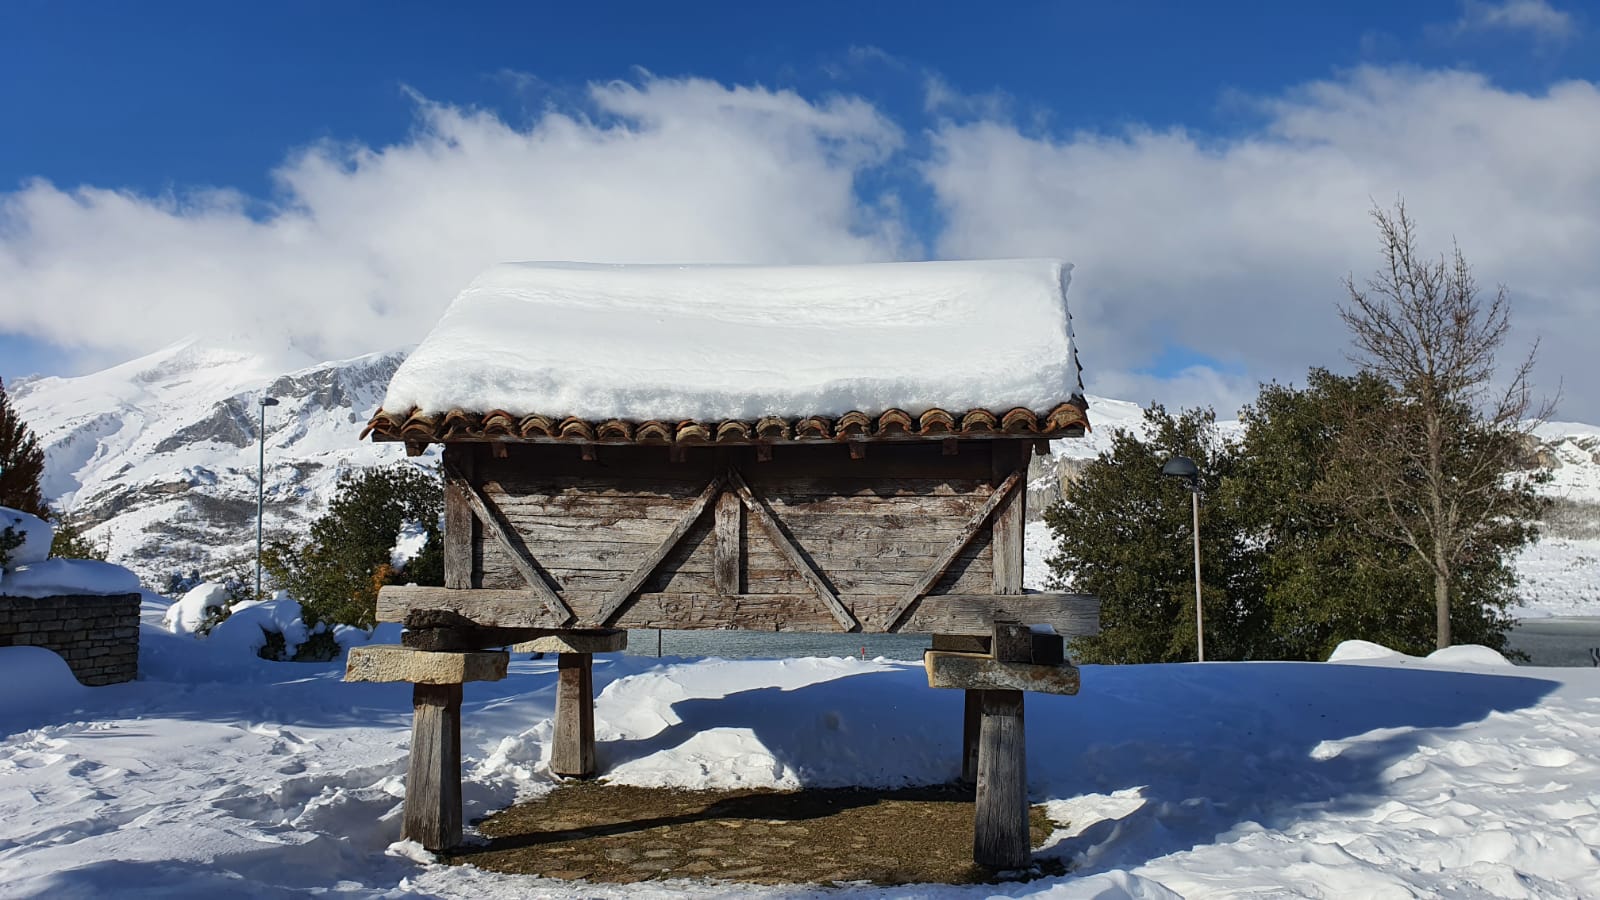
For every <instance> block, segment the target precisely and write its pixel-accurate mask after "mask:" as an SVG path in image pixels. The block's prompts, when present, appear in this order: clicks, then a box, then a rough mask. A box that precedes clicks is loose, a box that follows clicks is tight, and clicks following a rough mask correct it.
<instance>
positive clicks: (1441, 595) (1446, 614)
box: [1433, 554, 1450, 650]
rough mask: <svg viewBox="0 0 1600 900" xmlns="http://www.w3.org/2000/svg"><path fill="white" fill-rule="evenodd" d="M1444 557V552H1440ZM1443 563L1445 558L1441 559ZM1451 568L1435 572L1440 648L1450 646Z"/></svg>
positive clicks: (1441, 563)
mask: <svg viewBox="0 0 1600 900" xmlns="http://www.w3.org/2000/svg"><path fill="white" fill-rule="evenodd" d="M1440 556H1441V557H1442V556H1443V554H1440ZM1439 564H1440V565H1443V559H1442V558H1441V559H1440V561H1439ZM1448 573H1449V569H1444V568H1441V569H1440V570H1438V571H1435V572H1434V573H1433V604H1434V616H1435V621H1436V623H1437V625H1438V629H1439V635H1438V641H1437V643H1438V645H1439V649H1440V650H1443V649H1444V648H1446V647H1448V646H1450V576H1449V574H1448Z"/></svg>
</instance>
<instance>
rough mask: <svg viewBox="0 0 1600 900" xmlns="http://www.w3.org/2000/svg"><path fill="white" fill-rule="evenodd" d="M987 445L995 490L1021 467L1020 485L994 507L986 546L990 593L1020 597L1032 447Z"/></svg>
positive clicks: (1016, 443) (997, 442) (1009, 443)
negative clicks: (990, 572)
mask: <svg viewBox="0 0 1600 900" xmlns="http://www.w3.org/2000/svg"><path fill="white" fill-rule="evenodd" d="M989 443H990V445H991V446H992V447H993V448H994V449H993V450H992V451H991V452H992V453H993V454H994V462H993V469H992V471H993V473H994V480H993V483H994V485H995V486H996V487H998V486H999V485H1000V483H1001V482H1003V481H1005V480H1006V478H1008V477H1010V475H1011V473H1012V472H1015V471H1016V470H1017V468H1018V467H1019V466H1020V467H1022V468H1023V478H1024V483H1023V484H1021V485H1018V486H1017V489H1016V490H1015V491H1012V492H1011V496H1010V497H1007V498H1006V499H1005V501H1004V502H1002V503H1001V504H1000V505H999V506H997V507H995V511H994V516H993V518H991V519H990V520H989V521H990V523H991V524H990V526H989V537H990V540H989V546H990V549H991V551H992V552H993V553H994V582H993V584H994V592H995V593H996V594H1020V593H1022V556H1023V553H1022V549H1023V542H1024V526H1025V525H1026V520H1027V514H1028V489H1027V484H1026V477H1027V465H1028V456H1029V455H1031V454H1032V452H1033V447H1032V446H1031V445H1030V443H1029V442H1028V441H1016V440H1000V439H996V440H993V441H990V442H989Z"/></svg>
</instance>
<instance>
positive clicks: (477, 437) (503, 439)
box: [371, 425, 1084, 449]
mask: <svg viewBox="0 0 1600 900" xmlns="http://www.w3.org/2000/svg"><path fill="white" fill-rule="evenodd" d="M1083 435H1084V428H1083V426H1082V425H1072V426H1068V427H1066V428H1063V429H1061V430H1060V431H1057V432H1052V433H1050V434H1045V435H1040V434H1035V433H1032V432H1028V433H1013V432H1009V431H992V432H982V431H975V432H971V433H962V434H959V435H956V438H957V439H958V440H963V441H1007V440H1011V441H1016V440H1021V441H1033V442H1038V441H1044V442H1048V441H1054V440H1060V439H1062V438H1078V437H1083ZM948 437H949V435H947V434H907V433H905V432H900V431H897V432H895V433H894V434H892V435H884V436H882V437H879V436H877V435H869V436H867V437H861V436H859V435H853V436H851V437H848V438H840V437H792V438H789V439H787V440H781V441H774V440H772V439H771V438H764V437H761V436H759V435H751V436H750V437H748V438H733V437H729V438H728V439H725V440H719V441H716V442H706V443H700V442H685V443H682V444H679V443H662V442H656V441H585V440H582V439H581V438H564V437H552V436H548V435H538V434H536V435H533V436H531V437H519V436H516V435H507V434H454V435H451V436H450V437H449V438H448V439H444V440H441V439H439V438H436V437H432V436H429V437H407V436H405V435H392V434H385V433H383V432H379V431H374V432H372V435H371V439H372V440H373V441H374V442H377V443H398V442H402V441H404V442H406V443H415V444H418V445H425V444H429V443H436V444H467V443H470V444H566V445H568V446H589V447H596V446H600V447H688V448H705V449H714V448H717V447H755V446H760V445H762V444H766V445H768V446H779V447H782V446H789V445H794V444H811V445H816V444H854V445H860V444H918V443H928V442H931V441H942V440H944V439H946V438H948Z"/></svg>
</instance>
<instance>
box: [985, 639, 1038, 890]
mask: <svg viewBox="0 0 1600 900" xmlns="http://www.w3.org/2000/svg"><path fill="white" fill-rule="evenodd" d="M1028 638H1029V633H1028V628H1027V626H1025V625H1017V624H1011V623H996V624H995V626H994V643H993V653H994V657H995V659H996V660H998V661H1000V662H1028V661H1029V660H1030V659H1031V658H1032V642H1031V641H1030V640H1029V639H1028ZM969 693H970V692H969ZM977 693H978V694H980V695H981V703H982V708H983V710H982V724H981V726H980V734H979V738H978V790H977V798H976V799H977V810H976V812H977V815H976V826H975V828H974V833H973V839H972V858H973V861H975V862H976V863H978V865H980V866H987V867H989V868H991V869H1025V868H1027V867H1028V865H1029V864H1030V863H1031V862H1032V860H1033V845H1032V841H1031V840H1029V835H1028V759H1027V738H1026V735H1025V733H1024V730H1023V717H1022V711H1023V693H1022V692H1021V691H994V690H988V691H978V692H977Z"/></svg>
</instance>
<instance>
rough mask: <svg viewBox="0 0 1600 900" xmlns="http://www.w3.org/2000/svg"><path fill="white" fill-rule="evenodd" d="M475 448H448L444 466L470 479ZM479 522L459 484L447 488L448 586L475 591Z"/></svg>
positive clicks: (445, 490)
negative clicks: (474, 556) (475, 542)
mask: <svg viewBox="0 0 1600 900" xmlns="http://www.w3.org/2000/svg"><path fill="white" fill-rule="evenodd" d="M474 449H475V448H472V447H463V446H459V445H454V444H452V445H450V446H447V447H445V448H444V464H445V465H446V466H451V467H453V468H454V469H455V470H456V471H458V472H461V473H462V474H463V475H465V476H466V477H468V478H470V477H471V474H472V456H473V451H474ZM476 528H477V520H476V519H475V518H474V517H473V515H472V507H471V506H469V505H468V501H467V497H466V492H465V491H464V489H463V488H462V487H461V485H459V484H452V483H449V482H446V483H445V486H444V586H445V587H448V588H470V587H475V586H476V585H475V584H474V582H473V580H472V575H473V573H472V542H473V540H474V538H476V536H477V535H476Z"/></svg>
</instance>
